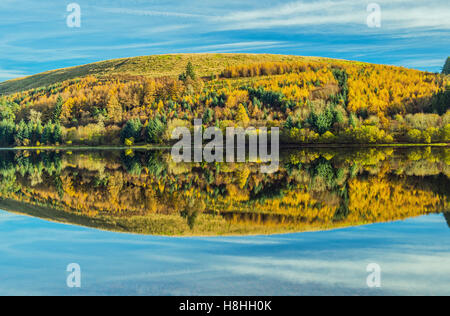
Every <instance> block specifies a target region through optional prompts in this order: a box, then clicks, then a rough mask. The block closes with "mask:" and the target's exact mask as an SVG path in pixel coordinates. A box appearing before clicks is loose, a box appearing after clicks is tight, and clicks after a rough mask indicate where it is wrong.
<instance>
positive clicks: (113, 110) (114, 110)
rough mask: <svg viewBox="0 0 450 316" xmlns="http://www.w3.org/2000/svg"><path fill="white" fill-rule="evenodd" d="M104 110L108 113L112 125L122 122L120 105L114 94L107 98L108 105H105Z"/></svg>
mask: <svg viewBox="0 0 450 316" xmlns="http://www.w3.org/2000/svg"><path fill="white" fill-rule="evenodd" d="M106 110H107V111H108V117H109V118H110V120H112V121H113V122H114V123H120V122H122V120H123V110H122V105H120V103H119V100H117V97H116V96H115V95H114V94H111V95H110V97H109V101H108V104H107V105H106Z"/></svg>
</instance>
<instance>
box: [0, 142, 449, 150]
mask: <svg viewBox="0 0 450 316" xmlns="http://www.w3.org/2000/svg"><path fill="white" fill-rule="evenodd" d="M358 147H359V148H370V147H450V143H433V144H426V143H418V144H414V143H394V144H280V149H301V148H358ZM171 148H172V146H171V145H159V146H157V145H135V146H123V145H120V146H114V145H111V146H109V145H100V146H87V145H86V146H85V145H80V146H39V147H37V146H27V147H0V151H6V150H66V151H67V150H127V149H146V150H152V149H153V150H167V149H171ZM224 148H225V147H224Z"/></svg>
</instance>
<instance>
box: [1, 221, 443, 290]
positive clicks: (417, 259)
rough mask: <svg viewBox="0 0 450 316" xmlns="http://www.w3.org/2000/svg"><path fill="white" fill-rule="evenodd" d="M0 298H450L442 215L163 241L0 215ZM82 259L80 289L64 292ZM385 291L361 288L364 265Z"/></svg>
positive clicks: (363, 278) (363, 286)
mask: <svg viewBox="0 0 450 316" xmlns="http://www.w3.org/2000/svg"><path fill="white" fill-rule="evenodd" d="M0 234H1V235H0V238H1V241H2V242H1V243H0V295H6V294H13V295H14V294H25V295H27V294H88V295H89V294H119V295H120V294H137V295H139V294H149V295H164V294H165V295H214V294H216V295H302V294H338V295H347V294H362V295H364V294H425V295H426V294H447V295H448V294H450V287H449V286H448V284H450V251H449V250H450V230H449V228H448V227H447V224H446V222H445V220H444V218H443V216H442V215H433V216H427V217H420V218H416V219H410V220H407V221H404V222H395V223H388V224H375V225H369V226H363V227H356V228H347V229H341V230H335V231H329V232H314V233H302V234H287V235H276V236H256V237H216V238H166V237H154V236H139V235H129V234H118V233H112V232H103V231H97V230H93V229H88V228H82V227H74V226H68V225H64V224H57V223H51V222H46V221H43V220H40V219H35V218H30V217H24V216H19V215H10V214H8V213H5V212H0ZM72 262H75V263H78V264H80V266H81V269H82V288H81V289H69V288H67V287H66V276H67V272H66V266H67V265H68V264H69V263H72ZM372 262H374V263H378V264H379V265H380V266H381V268H382V288H381V289H369V288H367V286H366V278H367V275H368V273H367V272H366V266H367V265H368V264H369V263H372Z"/></svg>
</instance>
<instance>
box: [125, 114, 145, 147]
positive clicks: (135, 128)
mask: <svg viewBox="0 0 450 316" xmlns="http://www.w3.org/2000/svg"><path fill="white" fill-rule="evenodd" d="M141 131H142V123H141V120H139V119H137V118H136V119H131V120H129V121H128V122H127V123H126V124H125V126H124V127H123V128H122V131H121V133H120V138H121V140H122V142H124V141H125V139H127V138H133V139H134V141H135V142H138V141H139V140H140V138H141Z"/></svg>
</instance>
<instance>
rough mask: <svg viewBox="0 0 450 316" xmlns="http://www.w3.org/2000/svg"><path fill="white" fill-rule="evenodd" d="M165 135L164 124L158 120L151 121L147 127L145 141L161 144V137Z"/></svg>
mask: <svg viewBox="0 0 450 316" xmlns="http://www.w3.org/2000/svg"><path fill="white" fill-rule="evenodd" d="M163 133H164V124H163V123H162V122H161V121H160V120H159V119H157V118H155V119H153V120H150V121H149V122H148V124H147V126H146V127H145V140H146V141H147V142H149V143H152V144H156V143H160V142H161V136H162V134H163Z"/></svg>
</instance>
